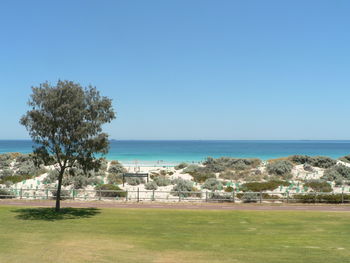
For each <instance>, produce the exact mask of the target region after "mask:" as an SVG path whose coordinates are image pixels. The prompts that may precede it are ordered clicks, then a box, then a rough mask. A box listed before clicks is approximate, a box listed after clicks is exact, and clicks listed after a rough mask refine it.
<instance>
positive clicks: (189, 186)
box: [171, 178, 200, 197]
mask: <svg viewBox="0 0 350 263" xmlns="http://www.w3.org/2000/svg"><path fill="white" fill-rule="evenodd" d="M174 182H176V184H175V185H174V187H173V189H172V192H171V194H172V195H177V196H178V195H181V196H182V197H189V196H197V195H198V193H195V192H196V191H198V189H196V188H194V187H193V182H192V181H189V180H184V179H181V178H177V179H175V180H174ZM191 192H194V193H191ZM199 195H200V193H199Z"/></svg>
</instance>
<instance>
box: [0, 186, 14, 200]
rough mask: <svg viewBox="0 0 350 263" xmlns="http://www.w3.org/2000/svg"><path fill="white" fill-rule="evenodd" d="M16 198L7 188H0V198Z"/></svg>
mask: <svg viewBox="0 0 350 263" xmlns="http://www.w3.org/2000/svg"><path fill="white" fill-rule="evenodd" d="M10 198H14V196H13V195H12V194H11V193H10V192H9V191H8V190H6V189H1V188H0V199H10Z"/></svg>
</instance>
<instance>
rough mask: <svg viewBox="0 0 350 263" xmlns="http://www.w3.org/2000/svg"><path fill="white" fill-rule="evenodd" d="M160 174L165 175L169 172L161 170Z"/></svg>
mask: <svg viewBox="0 0 350 263" xmlns="http://www.w3.org/2000/svg"><path fill="white" fill-rule="evenodd" d="M159 174H160V175H162V176H165V175H167V174H168V172H167V171H166V170H160V171H159Z"/></svg>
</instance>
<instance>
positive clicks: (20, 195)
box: [19, 188, 22, 199]
mask: <svg viewBox="0 0 350 263" xmlns="http://www.w3.org/2000/svg"><path fill="white" fill-rule="evenodd" d="M19 199H22V188H21V189H20V190H19Z"/></svg>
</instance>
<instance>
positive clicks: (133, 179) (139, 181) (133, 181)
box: [125, 177, 145, 185]
mask: <svg viewBox="0 0 350 263" xmlns="http://www.w3.org/2000/svg"><path fill="white" fill-rule="evenodd" d="M125 181H126V182H127V183H128V184H129V185H139V184H143V183H145V180H143V178H140V177H126V179H125Z"/></svg>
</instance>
